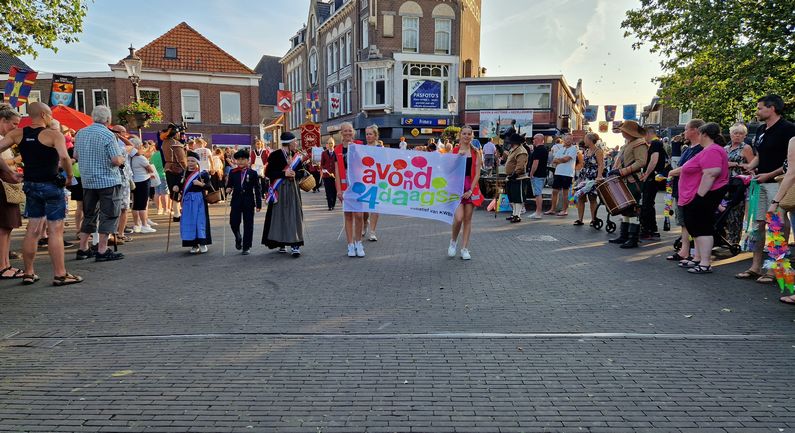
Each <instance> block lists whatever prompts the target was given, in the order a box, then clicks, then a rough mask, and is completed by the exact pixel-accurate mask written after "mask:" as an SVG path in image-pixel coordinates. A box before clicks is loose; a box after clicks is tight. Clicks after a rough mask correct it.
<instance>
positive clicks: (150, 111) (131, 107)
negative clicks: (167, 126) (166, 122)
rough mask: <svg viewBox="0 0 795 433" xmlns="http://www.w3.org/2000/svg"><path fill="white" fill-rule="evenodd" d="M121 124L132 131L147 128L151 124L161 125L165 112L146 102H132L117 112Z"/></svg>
mask: <svg viewBox="0 0 795 433" xmlns="http://www.w3.org/2000/svg"><path fill="white" fill-rule="evenodd" d="M116 115H117V117H118V118H119V123H120V124H122V125H125V126H127V127H129V128H132V129H139V128H145V127H147V126H149V122H155V123H159V122H161V121H162V120H163V112H162V111H160V110H159V109H157V108H155V107H153V106H151V105H149V104H148V103H146V102H144V101H138V102H130V103H129V104H127V105H125V106H123V107H121V108H119V111H118V112H116Z"/></svg>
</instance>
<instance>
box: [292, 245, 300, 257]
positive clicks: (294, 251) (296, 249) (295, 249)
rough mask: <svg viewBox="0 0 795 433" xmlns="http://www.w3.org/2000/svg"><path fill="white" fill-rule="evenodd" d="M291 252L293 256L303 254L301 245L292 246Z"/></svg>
mask: <svg viewBox="0 0 795 433" xmlns="http://www.w3.org/2000/svg"><path fill="white" fill-rule="evenodd" d="M290 254H292V255H293V257H298V256H300V255H301V247H291V248H290Z"/></svg>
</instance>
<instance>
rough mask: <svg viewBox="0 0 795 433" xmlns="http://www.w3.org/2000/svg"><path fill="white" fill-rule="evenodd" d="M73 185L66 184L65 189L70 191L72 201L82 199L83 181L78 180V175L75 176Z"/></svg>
mask: <svg viewBox="0 0 795 433" xmlns="http://www.w3.org/2000/svg"><path fill="white" fill-rule="evenodd" d="M75 182H77V183H76V184H75V185H68V186H67V187H66V189H68V190H69V192H70V193H72V200H73V201H83V183H82V182H81V181H80V178H79V177H76V178H75Z"/></svg>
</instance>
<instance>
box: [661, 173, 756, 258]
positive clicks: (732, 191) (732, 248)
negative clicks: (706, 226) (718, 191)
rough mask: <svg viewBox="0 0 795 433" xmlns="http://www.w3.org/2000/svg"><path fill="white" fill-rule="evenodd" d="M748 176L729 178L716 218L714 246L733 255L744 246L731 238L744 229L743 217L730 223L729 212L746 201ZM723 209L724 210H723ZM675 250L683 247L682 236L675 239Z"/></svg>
mask: <svg viewBox="0 0 795 433" xmlns="http://www.w3.org/2000/svg"><path fill="white" fill-rule="evenodd" d="M746 178H747V176H746V177H740V176H735V177H732V178H731V179H729V183H728V185H727V189H726V195H725V196H724V197H723V200H722V201H721V204H720V207H719V208H718V211H717V217H716V218H715V226H714V227H715V234H714V236H713V237H714V245H713V248H726V249H728V250H729V252H730V253H731V255H732V257H733V256H736V255H737V254H740V251H742V248H741V247H740V244H738V243H732V242H730V241H729V238H732V239H739V238H740V236H739V235H740V234H741V233H740V232H741V231H742V229H743V228H742V218H740V224H739V225H737V224H728V222H729V221H728V217H729V214H730V213H731V212H732V210H733V209H735V208H736V207H737V206H740V205H741V204H742V203H743V202H745V192H746V190H747V189H748V185H746V183H745V181H746ZM721 209H722V210H721ZM673 246H674V250H675V251H679V250H680V249H681V248H682V237H681V236H680V237H678V238H677V239H676V240H675V241H674V245H673Z"/></svg>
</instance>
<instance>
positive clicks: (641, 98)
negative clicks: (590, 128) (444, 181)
mask: <svg viewBox="0 0 795 433" xmlns="http://www.w3.org/2000/svg"><path fill="white" fill-rule="evenodd" d="M639 3H640V1H639V0H483V11H482V20H481V66H483V67H486V68H487V75H488V76H504V75H549V74H563V75H564V76H565V77H566V80H567V81H568V82H569V84H570V85H571V86H575V85H576V84H577V80H578V79H580V78H582V80H583V91H584V92H585V96H586V98H587V99H588V100H589V102H590V103H591V104H596V105H599V106H600V108H599V119H600V120H602V119H604V112H603V108H602V107H603V106H604V105H605V104H613V105H619V106H620V105H623V104H638V105H639V107H638V110H639V111H640V110H641V109H642V107H643V105H648V104H649V102H650V101H651V99H652V97H653V96H654V94H655V91H656V87H657V86H656V85H655V84H654V83H652V81H651V79H652V78H653V77H654V76H656V75H659V74H660V67H659V58H658V57H656V56H654V55H652V54H650V53H649V52H648V51H647V50H645V49H642V50H638V51H633V49H632V42H633V39H631V38H624V36H623V34H624V31H623V30H622V29H621V28H620V24H621V21H622V19H623V17H624V15H625V12H626V11H627V10H629V9H632V8H637V7H638V6H639ZM308 8H309V0H292V1H289V0H288V1H285V0H224V1H218V0H216V1H212V0H190V1H188V0H169V1H162V0H137V1H136V2H127V1H121V0H94V1H93V2H89V3H88V14H87V16H86V20H85V25H84V31H83V33H82V34H81V35H80V36H79V38H80V42H78V43H74V44H69V45H65V44H60V45H59V50H58V52H57V53H53V52H51V51H49V50H42V51H40V53H39V56H38V58H36V59H33V58H31V57H24V58H23V60H25V62H27V63H28V64H30V65H31V66H33V67H34V68H35V69H37V70H39V71H44V72H74V71H107V70H109V69H108V66H107V65H108V64H109V63H115V62H117V61H119V60H120V59H122V58H124V57H125V56H126V55H127V53H128V52H127V47H129V46H130V44H132V45H133V46H134V47H136V48H140V47H141V46H143V45H145V44H146V43H147V42H149V41H151V40H153V39H154V38H156V37H158V36H160V35H161V34H163V33H165V32H166V31H168V30H169V29H171V28H172V27H174V26H176V25H177V24H179V23H180V22H181V21H185V22H187V23H188V24H190V25H191V26H192V27H193V28H195V29H196V30H198V31H199V32H200V33H202V34H204V35H205V36H206V37H207V38H209V39H210V40H211V41H213V42H215V43H216V44H217V45H218V46H220V47H221V48H223V49H224V50H226V51H227V52H229V53H230V54H231V55H232V56H234V57H236V58H237V59H238V60H240V61H241V62H243V63H245V64H246V65H248V66H249V67H251V68H254V66H255V65H256V64H257V62H258V61H259V59H260V57H261V56H262V55H263V54H269V55H276V56H281V55H282V54H284V53H286V52H287V50H288V48H289V38H290V36H292V35H293V34H295V32H296V31H297V30H298V29H299V28H300V27H301V26H302V25H303V23H304V22H306V19H307V14H308V10H309V9H308ZM618 111H619V114H618V117H619V120H620V117H621V109H620V107H619V110H618ZM594 129H596V127H595V125H594ZM603 135H607V137H606V138H607V139H608V140H607V141H608V144H610V145H614V144H619V142H620V141H621V140H620V138H618V136H617V135H615V134H612V133H608V134H603Z"/></svg>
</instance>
